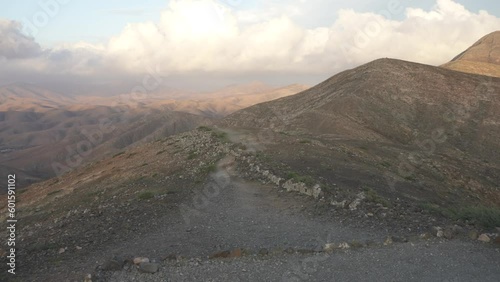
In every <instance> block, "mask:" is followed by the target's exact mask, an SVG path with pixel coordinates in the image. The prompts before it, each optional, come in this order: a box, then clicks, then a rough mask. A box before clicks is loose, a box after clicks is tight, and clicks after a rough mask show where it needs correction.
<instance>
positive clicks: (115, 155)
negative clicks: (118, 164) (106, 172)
mask: <svg viewBox="0 0 500 282" xmlns="http://www.w3.org/2000/svg"><path fill="white" fill-rule="evenodd" d="M123 154H125V151H121V152H118V153H116V154H114V155H113V158H116V157H118V156H121V155H123Z"/></svg>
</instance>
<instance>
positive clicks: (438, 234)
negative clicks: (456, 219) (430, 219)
mask: <svg viewBox="0 0 500 282" xmlns="http://www.w3.org/2000/svg"><path fill="white" fill-rule="evenodd" d="M443 236H444V232H443V230H438V232H437V233H436V237H438V238H443Z"/></svg>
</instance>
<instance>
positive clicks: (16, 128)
mask: <svg viewBox="0 0 500 282" xmlns="http://www.w3.org/2000/svg"><path fill="white" fill-rule="evenodd" d="M305 89H307V87H306V86H302V85H291V86H287V87H282V88H273V87H271V86H268V85H265V84H262V83H251V84H243V85H233V86H231V87H227V88H224V89H221V90H218V91H214V92H209V93H198V94H195V93H189V92H182V91H178V90H169V91H167V92H162V93H152V94H151V95H148V96H147V97H144V98H143V99H142V98H141V99H137V98H134V97H131V95H122V96H119V97H83V96H78V97H66V96H64V95H62V94H58V93H54V92H51V91H49V90H46V89H41V88H36V87H35V86H33V85H25V84H17V85H9V86H5V87H1V88H0V160H1V161H2V163H5V165H3V166H2V167H1V168H0V172H5V173H6V172H7V171H9V170H11V171H12V170H16V171H19V172H21V173H22V175H24V176H25V177H23V178H22V179H23V181H22V182H21V183H19V185H20V187H25V186H27V185H29V184H30V183H34V182H37V181H40V180H43V179H48V178H51V177H54V176H56V175H57V174H58V173H59V172H60V171H61V170H64V171H66V170H67V169H68V168H74V167H77V166H78V165H80V164H81V163H86V162H92V161H95V160H96V158H98V157H102V156H103V155H106V154H108V155H109V154H111V155H112V154H114V153H117V152H119V151H120V150H123V149H124V148H126V147H128V146H131V145H136V144H138V143H140V142H147V141H151V140H155V139H158V138H162V137H166V136H170V135H172V134H176V133H179V132H185V131H187V130H191V129H194V128H196V127H198V126H199V125H202V124H209V123H211V122H212V121H211V120H212V119H213V118H220V117H222V116H225V115H227V114H229V113H232V112H235V111H237V110H240V109H242V108H245V107H247V106H250V105H254V104H257V103H261V102H266V101H270V100H273V99H277V98H281V97H284V96H289V95H292V94H295V93H297V92H300V91H302V90H305ZM102 122H104V123H106V124H111V125H109V126H110V127H112V128H113V129H112V130H111V132H109V133H105V132H104V131H106V130H100V129H99V128H100V126H101V125H100V123H102ZM85 132H100V133H98V135H103V137H102V138H98V139H99V141H98V142H97V143H96V144H94V143H92V146H91V148H90V149H91V150H90V152H89V153H87V152H84V153H82V154H79V153H77V152H76V150H77V145H78V144H79V143H81V142H88V141H89V140H88V139H89V138H88V137H86V136H85ZM82 144H83V143H82ZM81 156H84V157H81ZM80 159H81V161H80ZM69 164H71V165H69ZM2 191H3V190H2Z"/></svg>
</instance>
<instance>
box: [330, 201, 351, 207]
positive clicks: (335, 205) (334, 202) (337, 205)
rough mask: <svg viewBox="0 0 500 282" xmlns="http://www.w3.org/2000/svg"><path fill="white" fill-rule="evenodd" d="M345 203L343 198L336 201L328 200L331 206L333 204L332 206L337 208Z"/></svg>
mask: <svg viewBox="0 0 500 282" xmlns="http://www.w3.org/2000/svg"><path fill="white" fill-rule="evenodd" d="M346 204H347V201H346V200H343V201H342V202H337V201H331V202H330V205H331V206H334V207H336V208H339V209H343V208H345V206H346Z"/></svg>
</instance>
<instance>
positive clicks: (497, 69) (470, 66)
mask: <svg viewBox="0 0 500 282" xmlns="http://www.w3.org/2000/svg"><path fill="white" fill-rule="evenodd" d="M442 67H444V68H447V69H451V70H456V71H461V72H467V73H474V74H482V75H487V76H494V77H500V31H495V32H492V33H490V34H488V35H486V36H484V37H483V38H481V39H479V41H477V42H476V43H475V44H474V45H472V46H471V47H470V48H468V49H467V50H465V51H464V52H462V53H460V54H459V55H458V56H456V57H455V58H454V59H453V60H451V62H449V63H447V64H444V65H443V66H442Z"/></svg>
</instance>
